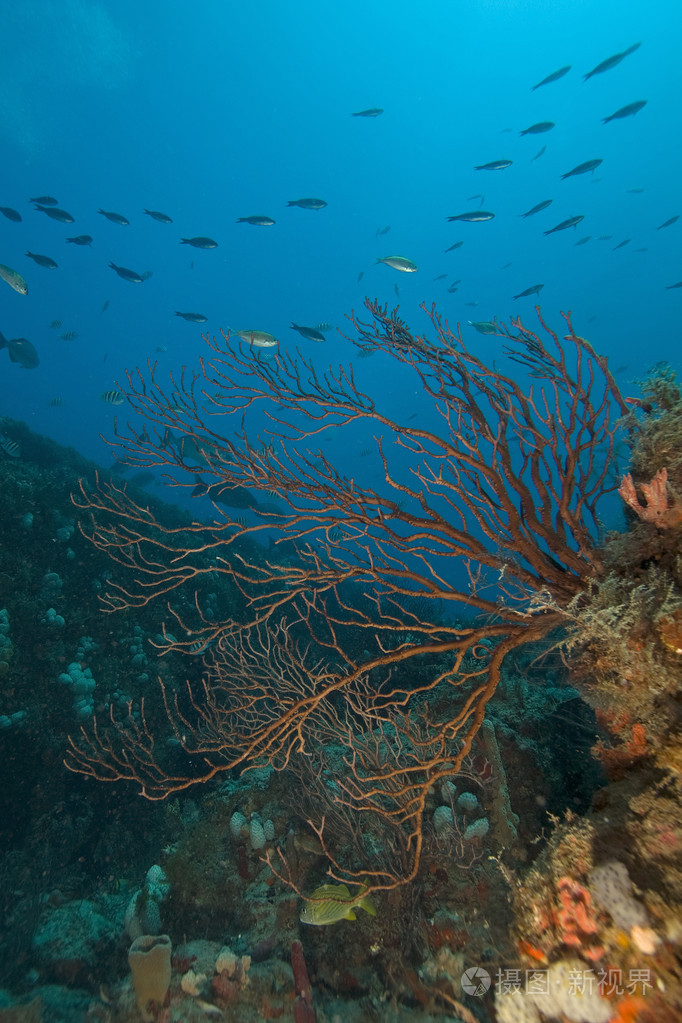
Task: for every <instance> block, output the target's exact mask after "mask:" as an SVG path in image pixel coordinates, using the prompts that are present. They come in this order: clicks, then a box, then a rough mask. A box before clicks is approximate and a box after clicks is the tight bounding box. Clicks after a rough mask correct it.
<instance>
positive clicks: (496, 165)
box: [474, 160, 514, 171]
mask: <svg viewBox="0 0 682 1023" xmlns="http://www.w3.org/2000/svg"><path fill="white" fill-rule="evenodd" d="M513 162H514V161H513V160H491V161H490V163H480V164H479V165H478V167H474V170H489V171H493V170H505V169H506V168H507V167H511V165H512V163H513Z"/></svg>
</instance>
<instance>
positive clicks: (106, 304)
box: [100, 298, 109, 313]
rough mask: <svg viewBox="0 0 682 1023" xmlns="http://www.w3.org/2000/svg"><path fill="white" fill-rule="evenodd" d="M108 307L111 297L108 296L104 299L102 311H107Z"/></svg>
mask: <svg viewBox="0 0 682 1023" xmlns="http://www.w3.org/2000/svg"><path fill="white" fill-rule="evenodd" d="M108 308H109V299H108V298H107V299H105V300H104V304H103V305H102V308H101V309H100V313H105V312H106V311H107V309H108Z"/></svg>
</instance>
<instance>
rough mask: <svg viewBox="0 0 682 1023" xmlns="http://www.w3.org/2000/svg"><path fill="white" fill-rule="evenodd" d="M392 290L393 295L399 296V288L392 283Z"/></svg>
mask: <svg viewBox="0 0 682 1023" xmlns="http://www.w3.org/2000/svg"><path fill="white" fill-rule="evenodd" d="M393 290H394V291H395V297H396V298H400V288H399V287H398V285H397V284H394V285H393Z"/></svg>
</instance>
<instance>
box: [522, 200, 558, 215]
mask: <svg viewBox="0 0 682 1023" xmlns="http://www.w3.org/2000/svg"><path fill="white" fill-rule="evenodd" d="M551 205H552V200H551V199H543V201H542V202H539V203H538V204H537V206H533V208H532V209H530V210H528V211H527V212H526V213H519V216H520V217H532V216H533V214H534V213H539V212H540V210H546V209H547V207H548V206H551Z"/></svg>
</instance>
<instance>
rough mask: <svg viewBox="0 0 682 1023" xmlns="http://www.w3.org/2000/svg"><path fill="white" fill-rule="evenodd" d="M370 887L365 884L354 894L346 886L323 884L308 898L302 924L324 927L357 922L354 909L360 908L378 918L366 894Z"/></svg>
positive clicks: (301, 919)
mask: <svg viewBox="0 0 682 1023" xmlns="http://www.w3.org/2000/svg"><path fill="white" fill-rule="evenodd" d="M367 888H368V886H367V885H366V884H364V885H363V886H362V888H360V889H359V890H358V891H357V892H355V893H354V894H351V892H350V891H349V890H348V886H347V885H345V884H323V885H321V886H320V887H319V888H316V889H315V891H314V892H313V894H312V895H310V896H308V899H309V901H306V904H305V906H304V907H303V909H302V910H301V915H300V917H299V919H300V921H301V923H304V924H314V925H315V926H317V927H324V926H325V925H326V924H335V923H338V921H339V920H355V919H356V917H355V913H354V912H353V910H354V909H357V907H358V906H359V907H360V908H361V909H364V911H365V912H366V913H369V915H370V916H376V915H377V911H376V908H375V906H374V904H373V902H371V900H370V899H369V898H368V896H367V895H366V894H365V893H366V892H367Z"/></svg>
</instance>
